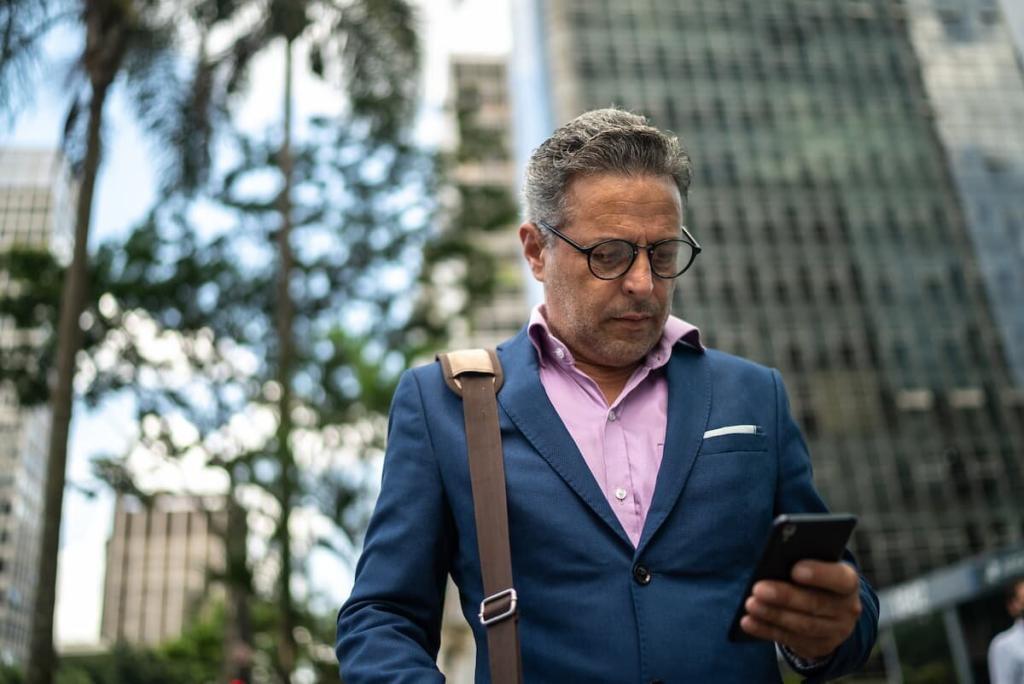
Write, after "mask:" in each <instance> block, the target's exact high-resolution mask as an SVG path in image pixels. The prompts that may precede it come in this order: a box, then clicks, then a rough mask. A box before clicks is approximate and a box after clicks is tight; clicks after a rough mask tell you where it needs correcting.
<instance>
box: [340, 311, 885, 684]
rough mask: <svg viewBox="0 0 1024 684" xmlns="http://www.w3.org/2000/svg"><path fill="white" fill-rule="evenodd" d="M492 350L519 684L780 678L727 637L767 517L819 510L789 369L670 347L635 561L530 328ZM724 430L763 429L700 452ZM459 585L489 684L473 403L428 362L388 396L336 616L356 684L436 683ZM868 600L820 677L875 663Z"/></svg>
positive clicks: (763, 658) (768, 660)
mask: <svg viewBox="0 0 1024 684" xmlns="http://www.w3.org/2000/svg"><path fill="white" fill-rule="evenodd" d="M498 354H499V356H500V358H501V363H502V366H503V368H504V369H505V385H504V387H503V388H502V389H501V391H500V392H499V393H498V414H499V420H500V425H501V438H502V446H503V450H504V460H505V472H506V486H507V489H508V507H509V528H510V530H509V534H510V539H511V542H510V543H511V550H512V574H513V578H514V583H515V588H516V591H517V592H518V595H519V610H520V615H519V633H520V639H521V644H522V659H523V673H524V679H525V681H526V682H527V683H529V684H532V683H533V682H559V683H561V682H588V683H598V682H608V683H609V684H624V683H632V682H636V683H638V684H640V683H647V682H651V681H653V680H661V681H663V682H726V683H727V682H737V683H740V682H742V683H743V684H749V683H750V682H779V681H781V678H780V675H779V670H778V664H777V661H776V653H775V647H774V645H773V644H771V643H767V642H763V641H756V642H749V643H733V642H730V641H729V640H728V638H727V634H728V630H729V624H730V621H731V618H732V616H733V611H734V610H735V608H736V606H737V604H738V602H739V601H740V598H741V594H742V593H743V590H744V589H745V587H746V583H747V581H748V579H749V577H750V574H751V572H752V570H753V566H754V564H755V562H756V560H757V556H758V554H759V553H760V550H761V548H762V546H763V545H764V543H765V541H766V537H767V533H768V530H769V527H770V524H771V521H772V519H773V518H774V517H775V516H776V515H777V514H779V513H795V512H820V511H824V510H826V509H825V504H824V503H823V502H822V500H821V498H820V497H819V496H818V493H817V492H816V491H815V489H814V485H813V482H812V478H811V464H810V459H809V456H808V453H807V447H806V445H805V444H804V440H803V438H802V436H801V435H800V432H799V429H798V428H797V426H796V424H795V423H794V421H793V418H792V417H791V415H790V412H789V406H788V400H787V398H786V393H785V389H784V388H783V386H782V381H781V379H780V377H779V374H778V372H777V371H775V370H771V369H768V368H764V367H762V366H759V365H757V364H754V363H751V362H749V361H746V360H743V359H740V358H737V357H734V356H730V355H728V354H724V353H721V352H717V351H711V350H709V351H707V352H701V351H698V350H695V349H693V348H691V347H688V346H686V345H683V344H677V345H676V347H675V349H674V352H673V355H672V358H671V360H670V361H669V363H668V364H667V366H666V368H665V372H666V373H667V377H668V387H669V399H668V426H667V433H666V435H665V448H664V455H663V459H662V463H661V468H660V470H659V472H658V479H657V485H656V487H655V492H654V498H653V501H652V504H651V508H650V511H649V512H648V514H647V520H646V523H645V525H644V530H643V534H642V537H641V539H640V543H639V545H638V546H637V547H636V548H634V547H633V544H632V543H631V542H630V540H629V538H628V537H627V536H626V533H625V531H624V530H623V529H622V526H621V525H620V524H619V521H618V519H617V518H616V517H615V514H614V513H613V512H612V509H611V506H610V505H609V504H608V501H607V499H606V498H605V496H604V495H603V494H602V492H601V490H600V489H599V487H598V485H597V482H596V481H595V480H594V477H593V476H592V475H591V473H590V470H589V469H588V467H587V465H586V463H585V462H584V460H583V457H582V456H581V454H580V452H579V450H578V449H577V447H576V444H575V442H573V439H572V437H571V436H570V435H569V433H568V431H567V430H566V429H565V427H564V426H563V424H562V422H561V420H560V419H559V417H558V415H557V413H556V412H555V409H554V407H553V406H552V405H551V402H550V401H549V400H548V397H547V394H546V393H545V391H544V388H543V386H542V385H541V383H540V378H539V375H538V367H537V356H536V351H535V349H534V347H533V345H532V344H531V343H530V340H529V338H528V337H527V334H526V331H525V329H524V330H523V331H521V332H520V333H519V335H517V336H516V337H515V338H513V339H512V340H510V341H508V342H506V343H505V344H504V345H502V346H501V347H499V349H498ZM729 425H758V426H761V428H762V430H761V433H760V434H730V435H724V436H719V437H709V438H708V439H706V440H705V439H704V433H705V431H707V430H711V429H714V428H717V427H723V426H729ZM847 559H848V560H850V561H851V562H852V561H853V558H852V556H849V554H847ZM637 564H642V565H644V566H646V567H647V568H648V569H649V570H650V573H651V580H650V582H649V583H648V584H646V585H642V584H639V583H637V582H636V581H634V579H633V569H634V567H635V566H636V565H637ZM449 573H450V574H451V576H452V578H453V580H454V581H455V584H456V585H457V586H458V588H459V596H460V600H461V605H462V612H463V614H464V615H465V616H466V619H467V620H468V621H469V624H470V625H471V626H472V629H473V636H474V637H475V639H476V644H477V662H476V680H477V682H489V681H490V676H489V673H488V665H487V663H488V661H487V640H486V636H485V634H484V631H483V628H482V627H481V625H480V624H479V622H478V620H477V618H476V613H477V611H478V609H479V605H480V600H481V598H482V594H483V589H482V584H481V577H480V565H479V557H478V555H477V542H476V528H475V523H474V518H473V501H472V493H471V489H470V481H469V470H468V466H467V462H466V438H465V430H464V422H463V414H462V402H461V399H459V398H458V397H457V396H456V395H455V394H454V393H453V392H452V391H451V390H449V389H448V388H447V386H446V385H445V384H444V381H443V379H442V377H441V370H440V366H439V364H437V363H434V364H431V365H429V366H423V367H420V368H416V369H414V370H410V371H408V372H406V373H405V375H404V376H403V377H402V379H401V382H400V383H399V386H398V390H397V391H396V393H395V397H394V401H393V404H392V408H391V417H390V422H389V428H388V444H387V454H386V457H385V459H384V474H383V481H382V484H381V492H380V498H379V500H378V502H377V507H376V509H375V510H374V513H373V517H372V519H371V522H370V526H369V529H368V531H367V535H366V544H365V547H364V550H363V553H362V556H361V557H360V559H359V563H358V565H357V568H356V576H355V586H354V588H353V590H352V594H351V596H350V598H349V599H348V601H347V602H346V603H345V605H344V606H343V607H342V609H341V611H340V613H339V615H338V641H337V654H338V658H339V662H340V669H341V674H342V678H343V680H344V681H345V683H346V684H362V683H364V682H366V683H369V682H382V683H383V682H387V683H388V684H397V683H400V682H417V683H420V682H441V681H444V678H443V676H442V675H441V674H440V673H439V672H438V670H437V666H436V664H435V660H436V657H437V651H438V646H439V640H440V636H439V635H440V623H441V612H442V603H443V598H444V590H445V584H446V576H447V575H448V574H449ZM861 601H862V604H863V614H862V615H861V618H860V621H859V622H858V624H857V628H856V630H855V631H854V633H853V635H852V636H851V637H850V638H849V639H848V640H847V641H846V642H845V643H844V644H843V645H842V646H841V647H840V648H839V650H838V652H837V653H836V655H835V657H834V658H833V659H832V660H831V661H830V663H829V665H828V667H827V668H826V669H825V670H824V671H823V672H821V673H820V674H817V675H816V676H815V677H813V678H812V679H811V680H810V681H814V682H818V681H824V680H826V679H829V678H833V677H837V676H840V675H841V674H844V673H847V672H849V671H851V670H853V669H855V668H857V667H858V666H859V665H860V664H861V663H863V661H864V660H865V659H866V658H867V656H868V653H869V651H870V650H871V647H872V645H873V644H874V641H875V633H876V628H877V621H878V599H877V598H876V596H875V594H874V592H873V591H872V590H871V588H870V586H868V584H867V582H865V581H864V580H863V579H861Z"/></svg>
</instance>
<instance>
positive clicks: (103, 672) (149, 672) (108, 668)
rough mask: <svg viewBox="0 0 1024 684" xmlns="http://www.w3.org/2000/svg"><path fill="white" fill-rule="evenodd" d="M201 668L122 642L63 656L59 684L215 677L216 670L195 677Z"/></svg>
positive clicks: (149, 683)
mask: <svg viewBox="0 0 1024 684" xmlns="http://www.w3.org/2000/svg"><path fill="white" fill-rule="evenodd" d="M199 669H200V668H198V667H197V665H196V663H191V662H181V661H177V660H174V659H173V658H170V657H168V656H165V655H162V654H160V653H159V652H156V651H152V650H146V649H141V648H133V647H130V646H126V645H119V646H115V647H114V648H113V650H111V651H110V652H109V653H103V654H98V655H88V656H69V657H65V658H63V659H62V662H61V665H60V669H59V670H58V672H57V684H205V683H206V682H211V683H212V682H214V681H216V679H215V677H216V674H215V673H213V674H210V675H209V676H202V677H201V678H196V675H197V671H198V670H199Z"/></svg>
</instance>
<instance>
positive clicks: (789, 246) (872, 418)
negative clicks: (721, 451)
mask: <svg viewBox="0 0 1024 684" xmlns="http://www.w3.org/2000/svg"><path fill="white" fill-rule="evenodd" d="M516 7H517V15H516V19H515V31H516V33H515V55H514V57H513V64H514V67H513V78H512V83H513V87H512V92H513V94H514V96H515V98H516V99H515V101H514V117H513V121H514V122H515V123H516V124H517V139H516V151H517V155H518V156H519V161H520V165H521V164H522V162H523V161H524V157H525V155H526V154H528V153H529V150H530V149H531V148H532V147H534V146H536V145H537V144H538V143H539V142H540V141H541V140H542V139H543V137H545V136H546V135H547V134H548V133H550V131H551V130H552V129H553V128H554V127H555V126H557V125H559V124H561V123H563V122H565V121H567V120H568V119H570V118H572V117H573V116H575V115H577V114H578V113H580V112H581V111H584V110H586V109H591V108H595V107H604V106H608V105H611V104H616V105H619V106H624V107H627V108H630V109H633V110H636V111H640V112H643V113H645V114H647V115H648V116H650V117H651V119H652V120H653V122H654V123H655V124H656V125H658V126H661V127H664V128H668V129H670V130H673V131H676V132H677V133H678V134H679V135H680V136H681V137H682V139H683V140H684V143H685V144H686V146H687V147H688V149H689V151H690V153H691V155H692V158H693V160H694V166H695V179H694V183H693V187H692V192H691V195H690V202H689V206H688V209H687V212H686V217H685V219H686V223H687V225H688V226H689V227H690V228H691V230H692V232H693V233H694V235H695V236H696V237H697V239H698V240H699V241H700V242H701V243H702V245H703V246H704V251H703V253H702V254H701V255H700V257H699V259H698V261H697V263H696V265H695V266H694V268H693V269H691V271H689V272H688V273H686V274H685V275H684V276H683V277H682V279H681V281H680V283H679V287H678V289H677V292H678V301H677V302H676V306H675V310H676V312H677V313H678V314H679V315H681V316H683V317H684V318H686V319H688V320H689V321H691V322H693V323H695V324H697V325H698V326H699V327H700V328H701V330H702V332H703V333H704V335H705V339H706V341H707V343H708V344H710V345H712V346H715V347H719V348H721V349H724V350H725V351H729V352H734V353H737V354H741V355H744V356H747V357H750V358H753V359H754V360H756V361H759V362H761V363H765V364H768V365H772V366H776V367H778V368H780V369H781V370H782V373H783V377H784V378H785V380H786V382H787V387H788V390H789V394H790V398H791V401H792V404H793V409H794V413H795V415H796V416H797V418H798V420H799V422H800V424H801V426H802V427H803V429H804V433H805V435H806V437H807V440H808V442H809V446H810V449H811V453H812V454H813V457H814V464H815V478H816V481H817V483H818V485H819V488H820V490H821V491H822V492H823V494H824V496H825V497H826V499H827V500H828V502H829V504H830V506H831V507H832V508H833V509H834V510H840V511H842V510H849V511H855V512H856V513H857V514H858V515H859V516H860V525H859V526H858V529H857V532H856V534H855V538H854V543H853V546H854V550H855V551H856V553H857V554H858V558H859V560H860V561H861V562H862V565H863V568H864V570H865V572H866V574H867V575H868V577H869V578H871V580H872V581H873V582H874V583H875V584H876V585H878V586H883V587H884V586H886V585H890V584H892V583H895V582H899V581H902V580H904V579H907V578H910V577H915V576H918V575H920V574H921V573H924V572H926V571H929V570H931V569H933V568H937V567H940V566H944V565H946V564H949V563H952V562H954V561H956V560H958V559H960V558H963V557H966V556H969V555H971V554H974V553H978V552H981V551H985V550H990V549H997V548H1001V547H1004V546H1008V545H1010V544H1012V543H1017V542H1019V541H1021V540H1022V539H1024V509H1022V507H1021V504H1020V502H1021V501H1024V388H1022V385H1021V380H1020V378H1019V376H1016V379H1015V375H1014V370H1015V366H1014V363H1015V362H1014V359H1015V358H1016V357H1015V356H1014V354H1015V352H1011V350H1010V347H1011V346H1012V345H1013V344H1018V345H1019V344H1021V342H1022V340H1024V337H1021V336H1020V335H1019V334H1018V335H1017V337H1016V339H1015V338H1014V333H1013V332H1012V331H1013V330H1015V329H1016V328H1014V327H1013V326H1015V325H1017V324H1016V323H1015V322H1014V321H1015V320H1019V315H1020V314H1021V312H1022V311H1024V299H1022V297H1024V288H1022V287H1020V286H1019V284H1018V283H1019V282H1020V277H1021V273H1022V272H1024V268H1022V264H1021V262H1020V260H1019V256H1018V257H1012V256H1009V255H1007V254H1001V253H1000V251H1001V250H1003V248H1004V247H1005V248H1007V249H1006V250H1005V251H1007V252H1009V251H1010V249H1009V247H1011V246H1012V245H1013V244H1014V241H1016V242H1015V244H1016V249H1017V251H1016V252H1015V253H1016V254H1018V255H1019V254H1020V252H1019V250H1020V236H1021V235H1022V233H1024V220H1022V219H1024V217H1022V215H1021V213H1020V212H1021V199H1020V198H1022V197H1024V175H1022V174H1021V173H1020V169H1022V168H1024V167H1022V164H1024V152H1022V151H1021V147H1020V145H1021V127H1020V123H1019V122H1020V121H1021V120H1024V118H1022V116H1021V113H1020V110H1019V101H1020V98H1021V96H1022V94H1021V92H1020V88H1021V86H1020V62H1019V61H1017V60H1010V59H1008V58H1007V54H1008V53H1007V50H1008V49H1009V46H1010V38H1009V35H1010V34H1009V32H1008V31H1007V29H1006V25H1005V22H1004V18H1003V16H1002V14H1001V13H1000V12H999V11H998V10H994V9H993V8H994V7H995V5H994V1H983V0H905V1H904V2H899V1H895V0H857V1H853V0H850V1H840V0H813V1H808V0H691V1H687V2H679V1H678V0H650V1H649V2H645V3H623V2H615V1H614V0H525V1H524V2H522V3H518V4H517V5H516ZM951 8H952V9H951ZM965 26H966V27H969V28H964V27H965ZM951 46H958V49H959V51H958V52H957V53H956V54H957V56H956V57H952V56H949V55H944V54H942V53H943V50H945V49H949V48H950V47H951ZM961 48H962V49H961ZM972 70H973V71H972ZM972 73H973V74H974V75H973V76H971V74H972ZM971 88H974V89H976V90H970V92H968V93H962V96H961V95H957V94H956V93H959V92H961V91H963V90H965V89H971ZM986 107H987V108H988V109H986V110H985V111H979V108H982V109H984V108H986ZM1004 256H1005V257H1007V259H1008V261H1007V262H1006V263H1008V264H1009V265H1008V268H1009V271H1007V270H1004V261H1003V260H1002V259H1003V257H1004ZM1014 258H1016V259H1017V261H1016V262H1015V264H1014V262H1013V259H1014ZM1004 273H1009V274H1010V275H1009V276H1003V275H1000V274H1004ZM993 276H994V277H995V279H996V280H997V281H998V280H999V278H1001V277H1008V278H1009V280H1008V282H1007V283H1006V284H1001V283H999V282H996V283H995V284H993V283H992V282H991V281H992V277H993ZM1015 316H1017V317H1018V318H1015ZM1007 326H1009V328H1007ZM1007 329H1009V330H1010V333H1006V332H1005V331H1006V330H1007Z"/></svg>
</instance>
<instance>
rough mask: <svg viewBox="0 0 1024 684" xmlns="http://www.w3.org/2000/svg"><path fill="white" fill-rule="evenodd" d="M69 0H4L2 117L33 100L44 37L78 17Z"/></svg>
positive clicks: (0, 19) (0, 13) (0, 10)
mask: <svg viewBox="0 0 1024 684" xmlns="http://www.w3.org/2000/svg"><path fill="white" fill-rule="evenodd" d="M75 14H76V13H75V10H74V7H73V4H72V3H70V2H44V1H41V0H4V2H2V3H0V116H5V117H7V118H11V117H13V116H14V114H16V113H17V111H19V110H20V108H21V107H22V106H24V105H27V104H29V103H30V102H31V98H32V95H33V93H34V92H35V89H34V88H32V84H33V82H34V80H35V78H34V77H35V76H36V72H37V70H38V68H39V64H40V62H41V60H42V57H43V40H44V39H45V38H46V36H47V35H48V34H49V32H50V31H51V30H52V29H53V28H55V27H56V26H58V25H59V24H61V23H63V22H66V21H69V20H72V19H73V18H74V17H75Z"/></svg>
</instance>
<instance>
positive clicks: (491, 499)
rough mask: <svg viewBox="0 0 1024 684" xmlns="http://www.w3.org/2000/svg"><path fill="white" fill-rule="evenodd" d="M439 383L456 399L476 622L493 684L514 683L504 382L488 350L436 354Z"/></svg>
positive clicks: (518, 676) (514, 599)
mask: <svg viewBox="0 0 1024 684" xmlns="http://www.w3.org/2000/svg"><path fill="white" fill-rule="evenodd" d="M438 360H439V361H440V362H441V368H442V371H443V373H444V378H445V382H446V383H447V384H448V387H450V388H451V389H452V391H453V392H455V393H456V394H458V395H459V396H461V397H462V404H463V413H464V414H465V421H466V444H467V446H468V450H469V477H470V482H471V483H472V487H473V511H474V514H475V516H476V538H477V546H478V547H479V549H480V573H481V575H482V577H483V585H484V596H485V597H486V598H484V600H483V601H482V602H481V603H480V622H481V623H482V624H483V625H484V626H485V627H486V629H487V651H488V656H489V660H490V666H491V682H492V683H493V684H520V683H521V682H522V668H521V663H520V660H519V626H518V622H519V612H518V608H517V605H518V596H516V590H515V588H514V587H513V585H512V553H511V551H510V549H509V539H508V502H507V499H506V496H505V468H504V460H503V458H502V452H501V430H500V428H499V427H498V404H497V401H496V399H495V395H496V394H497V392H498V390H499V389H500V388H501V384H502V380H503V378H504V376H503V374H502V371H501V363H500V362H499V361H498V356H497V354H495V353H494V350H492V349H486V350H485V349H468V350H462V351H458V352H449V353H448V354H438Z"/></svg>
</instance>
